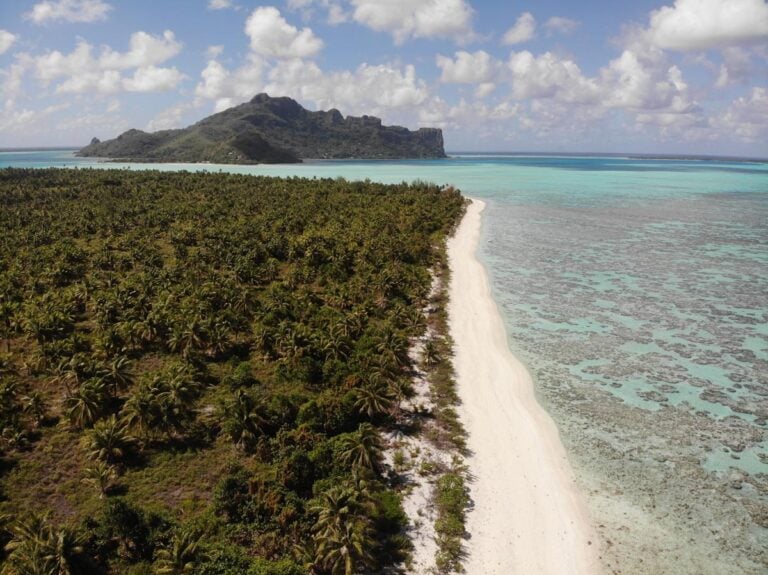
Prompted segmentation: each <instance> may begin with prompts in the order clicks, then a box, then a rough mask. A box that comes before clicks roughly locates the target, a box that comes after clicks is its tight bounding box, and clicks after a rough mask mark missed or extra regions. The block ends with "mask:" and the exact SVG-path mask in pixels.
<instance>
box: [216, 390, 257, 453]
mask: <svg viewBox="0 0 768 575" xmlns="http://www.w3.org/2000/svg"><path fill="white" fill-rule="evenodd" d="M266 425H267V421H266V419H265V418H264V417H263V416H262V414H261V413H260V409H259V405H258V404H257V403H256V400H255V399H254V398H253V397H252V396H251V395H249V394H248V393H246V392H245V391H243V390H242V389H238V390H237V392H236V393H235V397H234V398H233V399H232V400H231V401H230V402H228V403H227V404H226V405H225V408H224V430H225V432H226V433H227V435H229V436H230V437H231V438H232V441H234V443H235V445H237V446H238V447H240V448H242V449H245V450H247V449H250V447H251V446H252V445H253V444H254V443H255V442H256V440H257V439H258V438H259V437H260V436H261V435H262V433H263V431H264V429H265V427H266Z"/></svg>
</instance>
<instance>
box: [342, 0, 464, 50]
mask: <svg viewBox="0 0 768 575" xmlns="http://www.w3.org/2000/svg"><path fill="white" fill-rule="evenodd" d="M350 2H351V3H352V5H353V6H354V12H353V14H352V17H353V18H354V20H355V21H356V22H358V23H360V24H363V25H365V26H368V27H369V28H371V29H373V30H376V31H378V32H388V33H390V34H392V36H393V37H394V39H395V42H397V43H398V44H402V43H403V42H405V41H406V40H408V39H409V38H451V39H455V40H457V41H460V42H463V41H466V40H469V39H471V38H472V37H473V36H474V33H473V31H472V15H473V11H472V8H471V6H470V5H469V3H468V2H467V1H466V0H350Z"/></svg>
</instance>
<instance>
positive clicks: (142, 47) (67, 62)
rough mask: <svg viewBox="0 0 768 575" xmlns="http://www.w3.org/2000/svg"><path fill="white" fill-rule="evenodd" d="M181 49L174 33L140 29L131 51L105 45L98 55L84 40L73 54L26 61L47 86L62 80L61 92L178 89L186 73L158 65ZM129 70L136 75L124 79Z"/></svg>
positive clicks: (54, 55) (45, 55)
mask: <svg viewBox="0 0 768 575" xmlns="http://www.w3.org/2000/svg"><path fill="white" fill-rule="evenodd" d="M180 51H181V44H180V43H179V42H177V41H176V39H175V37H174V34H173V32H170V31H166V32H164V33H163V35H162V36H161V37H155V36H151V35H149V34H147V33H145V32H137V33H135V34H133V35H132V36H131V40H130V49H129V50H128V51H127V52H116V51H115V50H113V49H111V48H109V47H104V48H102V49H101V54H100V55H99V56H98V57H97V56H95V55H94V53H93V52H94V50H93V47H92V46H91V45H90V44H88V43H87V42H86V41H84V40H80V41H79V42H78V44H77V46H76V47H75V49H74V50H73V51H72V52H71V53H69V54H63V53H61V52H59V51H58V50H54V51H53V52H48V53H47V54H43V55H41V56H37V57H31V56H27V55H25V57H24V58H23V60H22V61H23V62H24V64H25V65H26V66H28V67H30V68H31V69H33V70H34V72H35V76H36V77H37V78H38V79H39V80H41V81H42V82H43V83H44V84H46V85H47V84H49V83H51V82H53V81H56V80H61V81H60V83H59V84H58V85H57V86H56V88H55V91H56V92H57V93H60V94H61V93H64V94H73V93H74V94H81V93H86V92H90V91H93V92H97V93H100V94H114V93H116V92H119V91H122V90H127V91H139V92H146V91H165V90H170V89H173V88H175V87H176V86H177V85H178V83H179V82H181V80H182V79H183V78H184V76H183V74H181V73H180V72H179V71H178V70H177V69H176V68H161V67H158V66H157V65H158V64H161V63H163V62H165V61H166V60H169V59H170V58H172V57H174V56H175V55H177V54H178V53H179V52H180ZM126 70H133V71H134V73H133V76H132V77H127V78H124V77H123V75H122V72H123V71H126Z"/></svg>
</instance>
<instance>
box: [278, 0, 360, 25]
mask: <svg viewBox="0 0 768 575" xmlns="http://www.w3.org/2000/svg"><path fill="white" fill-rule="evenodd" d="M315 7H318V8H320V9H322V10H325V11H326V13H327V17H326V22H327V23H328V24H330V25H332V26H335V25H336V24H341V23H342V22H347V21H348V20H349V18H350V15H349V14H348V13H347V11H346V10H345V9H344V7H343V5H342V3H341V1H340V0H288V9H289V10H299V11H301V13H302V14H303V16H304V18H305V19H307V20H309V19H311V18H312V17H313V16H314V8H315Z"/></svg>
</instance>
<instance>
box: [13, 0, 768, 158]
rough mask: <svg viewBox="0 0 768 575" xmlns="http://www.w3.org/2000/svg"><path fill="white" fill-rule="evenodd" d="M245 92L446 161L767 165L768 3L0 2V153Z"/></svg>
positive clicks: (178, 118)
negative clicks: (433, 142)
mask: <svg viewBox="0 0 768 575" xmlns="http://www.w3.org/2000/svg"><path fill="white" fill-rule="evenodd" d="M261 92H266V93H268V94H270V95H271V96H289V97H291V98H294V99H296V100H297V101H298V102H300V103H301V104H302V105H304V106H305V107H307V108H309V109H312V110H321V109H322V110H326V109H330V108H337V109H339V110H340V111H341V112H342V113H343V114H344V115H362V114H369V115H375V116H379V117H381V118H382V119H383V121H384V123H385V124H397V125H403V126H406V127H408V128H411V129H415V128H418V127H424V126H432V127H440V128H442V129H443V134H444V139H445V145H446V149H447V150H448V151H455V152H456V151H510V152H514V151H548V152H613V153H622V152H634V153H637V152H645V153H678V154H722V155H741V156H753V157H768V2H766V1H764V0H656V1H650V0H624V1H616V0H582V1H580V2H574V1H573V0H538V1H536V2H533V1H530V0H529V1H516V0H496V1H491V0H273V1H272V2H256V1H249V0H0V147H29V146H54V147H55V146H80V145H84V144H86V143H88V142H89V141H90V139H91V138H92V137H94V136H95V137H98V138H100V139H102V140H103V139H107V138H112V137H115V136H117V135H118V134H120V133H121V132H123V131H125V130H127V129H129V128H138V129H142V130H147V131H153V130H160V129H168V128H179V127H184V126H187V125H189V124H191V123H194V122H196V121H198V120H200V119H202V118H204V117H206V116H208V115H210V114H212V113H214V112H218V111H221V110H224V109H226V108H228V107H230V106H233V105H237V104H239V103H242V102H246V101H248V100H250V99H251V98H252V97H253V96H255V95H256V94H258V93H261Z"/></svg>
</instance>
